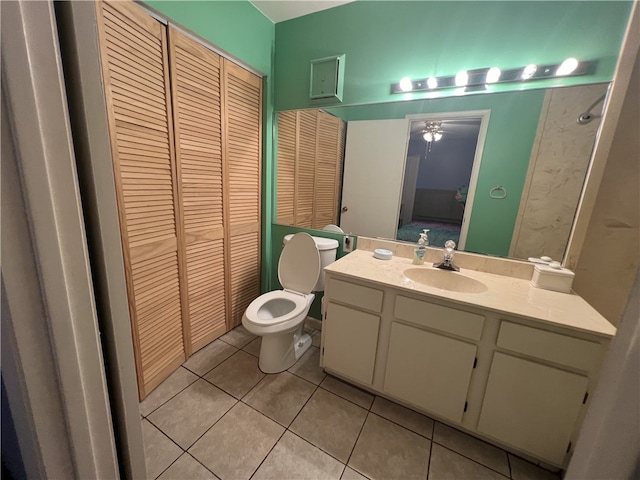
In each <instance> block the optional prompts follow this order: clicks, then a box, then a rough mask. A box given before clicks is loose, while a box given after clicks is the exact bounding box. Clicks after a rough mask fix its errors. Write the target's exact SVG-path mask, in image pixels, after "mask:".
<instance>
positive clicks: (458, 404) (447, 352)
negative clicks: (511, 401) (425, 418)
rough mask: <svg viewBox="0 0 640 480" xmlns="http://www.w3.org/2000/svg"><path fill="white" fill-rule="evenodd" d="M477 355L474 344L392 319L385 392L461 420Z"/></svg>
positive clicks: (458, 420) (439, 413)
mask: <svg viewBox="0 0 640 480" xmlns="http://www.w3.org/2000/svg"><path fill="white" fill-rule="evenodd" d="M475 356H476V346H475V345H473V344H470V343H466V342H463V341H460V340H455V339H453V338H449V337H445V336H443V335H438V334H436V333H431V332H427V331H424V330H420V329H418V328H414V327H410V326H408V325H403V324H401V323H397V322H393V324H392V325H391V339H390V341H389V356H388V358H387V368H386V372H385V380H384V391H385V392H388V393H389V394H391V395H395V396H397V397H398V398H401V399H404V400H406V401H408V402H411V403H413V404H415V405H417V406H419V407H422V408H424V409H426V410H428V411H430V412H433V413H434V414H437V415H440V416H442V417H445V418H448V419H450V420H453V421H455V422H460V421H461V420H462V414H463V413H464V405H465V402H466V398H467V391H468V389H469V381H470V379H471V372H472V371H473V363H474V360H475Z"/></svg>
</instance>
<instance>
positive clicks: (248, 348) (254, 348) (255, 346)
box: [242, 337, 262, 357]
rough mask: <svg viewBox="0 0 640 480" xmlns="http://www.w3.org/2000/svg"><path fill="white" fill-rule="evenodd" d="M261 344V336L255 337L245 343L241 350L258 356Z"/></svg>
mask: <svg viewBox="0 0 640 480" xmlns="http://www.w3.org/2000/svg"><path fill="white" fill-rule="evenodd" d="M261 346H262V337H257V338H254V339H253V340H251V341H250V342H249V343H247V344H246V345H245V346H244V347H242V350H244V351H245V352H247V353H250V354H251V355H253V356H254V357H259V356H260V347H261Z"/></svg>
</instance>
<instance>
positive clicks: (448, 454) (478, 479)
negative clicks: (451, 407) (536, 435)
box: [429, 443, 508, 480]
mask: <svg viewBox="0 0 640 480" xmlns="http://www.w3.org/2000/svg"><path fill="white" fill-rule="evenodd" d="M461 478H473V479H474V480H505V479H506V478H508V477H504V476H503V475H500V474H499V473H498V472H495V471H493V470H491V469H489V468H487V467H484V466H482V465H480V464H479V463H476V462H474V461H473V460H470V459H468V458H467V457H463V456H462V455H460V454H458V453H456V452H453V451H451V450H448V449H447V448H445V447H443V446H440V445H438V444H437V443H434V444H433V448H432V449H431V463H430V464H429V480H440V479H444V480H460V479H461Z"/></svg>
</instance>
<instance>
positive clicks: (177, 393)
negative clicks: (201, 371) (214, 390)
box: [138, 365, 198, 418]
mask: <svg viewBox="0 0 640 480" xmlns="http://www.w3.org/2000/svg"><path fill="white" fill-rule="evenodd" d="M180 368H183V367H182V365H180V366H179V367H178V369H180ZM185 370H187V372H189V373H192V372H191V370H188V369H186V368H185ZM177 371H178V370H176V372H177ZM176 372H173V373H172V374H171V375H173V374H174V373H176ZM194 375H196V377H197V376H198V375H197V374H195V373H194ZM167 379H168V377H167ZM165 381H166V380H165ZM197 381H198V380H197V379H196V380H194V381H193V382H191V383H189V384H188V385H187V386H185V387H183V388H181V389H180V390H179V391H177V392H176V393H174V394H173V395H171V396H170V397H169V398H167V399H166V400H165V401H164V402H162V403H161V404H160V405H158V406H157V407H156V408H154V409H153V410H151V411H150V412H149V413H147V414H146V415H143V414H142V412H140V415H142V418H147V417H148V416H149V415H151V414H152V413H154V412H155V411H156V410H158V409H159V408H160V407H163V406H164V405H165V404H166V403H168V402H169V401H170V400H173V399H174V398H175V397H177V396H178V395H180V394H181V393H182V392H183V391H185V390H186V389H187V388H189V387H190V386H191V385H193V384H194V383H196V382H197ZM163 383H164V382H163ZM160 385H162V383H161V384H160ZM160 385H158V387H159V386H160ZM158 387H156V388H158ZM152 393H153V392H152ZM149 395H151V393H150V394H149ZM147 398H149V396H147ZM145 400H146V398H145ZM143 402H144V400H143ZM141 404H142V402H139V403H138V410H140V405H141Z"/></svg>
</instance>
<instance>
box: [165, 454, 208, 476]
mask: <svg viewBox="0 0 640 480" xmlns="http://www.w3.org/2000/svg"><path fill="white" fill-rule="evenodd" d="M158 480H219V479H218V477H216V476H215V475H214V474H213V473H211V472H210V471H209V470H207V469H206V468H204V467H203V466H202V464H200V463H198V461H197V460H196V459H195V458H193V457H192V456H191V455H189V454H188V453H184V454H182V456H181V457H180V458H179V459H178V460H176V461H175V462H174V463H173V465H171V466H170V467H169V468H168V469H166V470H165V471H164V473H163V474H162V475H160V476H159V477H158Z"/></svg>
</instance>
